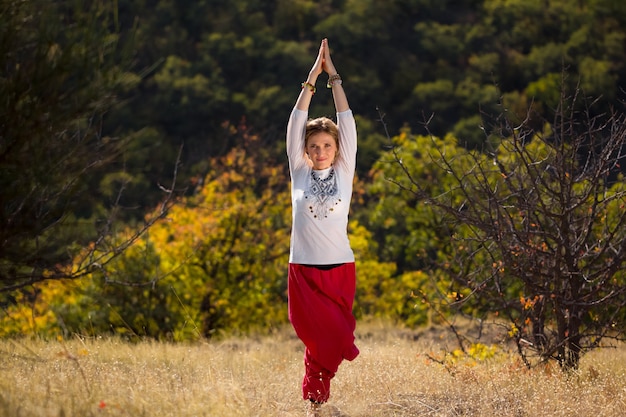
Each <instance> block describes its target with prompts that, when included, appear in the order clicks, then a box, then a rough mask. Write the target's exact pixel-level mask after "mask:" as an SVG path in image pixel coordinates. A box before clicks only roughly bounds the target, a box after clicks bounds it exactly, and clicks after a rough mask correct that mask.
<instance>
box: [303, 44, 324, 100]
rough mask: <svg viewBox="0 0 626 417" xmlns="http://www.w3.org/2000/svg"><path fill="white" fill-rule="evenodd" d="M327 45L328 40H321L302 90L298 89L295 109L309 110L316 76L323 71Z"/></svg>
mask: <svg viewBox="0 0 626 417" xmlns="http://www.w3.org/2000/svg"><path fill="white" fill-rule="evenodd" d="M327 46H328V42H326V43H324V41H322V43H321V45H320V50H319V52H318V53H317V58H316V59H315V63H314V64H313V67H311V71H309V76H308V77H307V79H306V81H305V82H303V83H302V91H300V95H299V96H298V100H297V101H296V109H298V110H302V111H308V110H309V105H310V104H311V98H313V94H315V83H316V81H317V77H319V75H320V74H321V73H322V71H323V61H324V48H325V47H327Z"/></svg>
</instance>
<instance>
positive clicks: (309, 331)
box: [288, 262, 359, 402]
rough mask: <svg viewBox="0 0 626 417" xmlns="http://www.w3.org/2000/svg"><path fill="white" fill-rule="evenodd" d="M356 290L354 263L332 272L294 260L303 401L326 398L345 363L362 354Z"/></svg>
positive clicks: (292, 316) (292, 292) (293, 307)
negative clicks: (358, 340)
mask: <svg viewBox="0 0 626 417" xmlns="http://www.w3.org/2000/svg"><path fill="white" fill-rule="evenodd" d="M355 290H356V270H355V265H354V262H351V263H346V264H341V265H338V266H335V267H333V268H331V269H328V270H323V269H319V268H316V267H314V266H305V265H300V264H289V282H288V295H289V320H290V321H291V324H292V325H293V328H294V330H295V331H296V334H297V335H298V337H299V338H300V340H302V342H303V343H304V345H305V347H306V349H305V352H304V363H305V375H304V380H303V382H302V394H303V398H304V399H311V400H314V401H317V402H326V401H327V400H328V397H329V396H330V380H331V379H332V378H333V377H334V376H335V373H336V372H337V369H338V368H339V365H340V364H341V362H342V361H343V360H344V359H346V360H350V361H351V360H353V359H354V358H356V357H357V356H358V354H359V350H358V348H357V347H356V345H355V344H354V329H355V327H356V320H355V319H354V316H353V314H352V306H353V303H354V293H355Z"/></svg>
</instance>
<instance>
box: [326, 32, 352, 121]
mask: <svg viewBox="0 0 626 417" xmlns="http://www.w3.org/2000/svg"><path fill="white" fill-rule="evenodd" d="M321 51H322V52H323V54H324V55H323V56H324V59H323V60H322V68H323V69H324V71H326V73H327V74H328V80H329V85H330V86H331V88H332V91H333V100H334V102H335V110H336V111H337V113H341V112H344V111H347V110H350V105H349V104H348V98H347V97H346V93H345V91H343V86H342V85H341V77H340V76H339V74H338V73H337V69H336V68H335V64H333V60H332V59H331V58H330V47H329V46H328V39H324V40H323V41H322V48H321Z"/></svg>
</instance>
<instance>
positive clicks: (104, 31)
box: [0, 1, 138, 292]
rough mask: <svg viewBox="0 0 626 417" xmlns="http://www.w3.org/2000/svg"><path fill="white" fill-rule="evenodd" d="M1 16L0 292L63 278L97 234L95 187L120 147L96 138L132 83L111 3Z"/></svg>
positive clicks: (9, 5) (10, 7) (11, 7)
mask: <svg viewBox="0 0 626 417" xmlns="http://www.w3.org/2000/svg"><path fill="white" fill-rule="evenodd" d="M0 13H1V14H2V25H1V26H0V54H1V55H2V56H3V57H4V59H3V69H2V75H1V76H0V97H2V99H1V100H0V126H1V128H0V172H1V173H2V174H1V176H0V189H2V197H1V200H0V289H1V291H3V292H4V291H10V290H12V289H16V288H20V287H22V286H24V285H28V284H30V283H35V282H38V281H41V280H44V279H47V278H50V277H52V278H54V277H57V278H58V277H61V278H62V277H66V274H65V273H64V269H65V267H64V264H66V263H68V262H71V258H72V251H73V249H75V247H76V245H77V244H78V245H83V244H86V243H87V242H89V240H91V239H95V238H96V236H97V235H98V234H97V231H96V229H95V227H94V225H93V224H92V223H93V222H94V221H95V219H98V218H99V216H96V214H101V213H96V211H97V210H98V209H97V207H99V206H102V205H103V204H102V203H101V201H99V200H100V199H102V195H101V194H100V193H99V190H98V188H97V184H98V182H99V181H100V179H101V178H102V175H103V171H104V169H105V167H107V166H110V165H111V163H112V161H114V160H115V159H116V158H117V157H118V155H119V154H120V152H121V150H122V149H123V147H124V146H125V143H126V141H125V140H123V139H117V138H112V137H109V136H106V135H105V134H104V133H103V132H102V117H103V115H104V114H105V113H106V112H107V111H109V110H110V109H111V108H112V107H113V106H114V104H115V103H116V102H117V98H116V94H119V93H123V92H125V91H128V90H131V89H133V88H135V87H136V85H137V82H138V79H137V77H136V76H134V75H133V74H131V73H129V72H127V71H128V68H129V63H128V61H127V58H128V56H127V52H128V51H127V50H126V49H125V48H127V46H126V42H125V41H123V40H120V34H119V33H118V32H117V31H116V30H115V27H116V24H117V21H116V15H115V13H114V10H113V8H112V7H111V5H110V4H109V3H108V2H105V3H96V4H92V5H89V6H83V5H82V4H79V3H76V4H63V3H59V2H48V1H28V2H24V1H10V2H3V4H2V5H1V6H0ZM67 27H71V28H72V29H71V30H67ZM94 184H95V185H96V186H95V187H94ZM94 188H95V189H94ZM108 191H109V193H110V190H108ZM107 208H110V206H109V207H107ZM92 216H93V217H92Z"/></svg>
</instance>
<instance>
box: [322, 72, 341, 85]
mask: <svg viewBox="0 0 626 417" xmlns="http://www.w3.org/2000/svg"><path fill="white" fill-rule="evenodd" d="M335 84H337V85H341V75H339V74H334V75H331V76H330V77H328V82H327V83H326V88H331V87H332V86H333V85H335Z"/></svg>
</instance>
